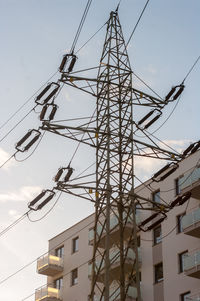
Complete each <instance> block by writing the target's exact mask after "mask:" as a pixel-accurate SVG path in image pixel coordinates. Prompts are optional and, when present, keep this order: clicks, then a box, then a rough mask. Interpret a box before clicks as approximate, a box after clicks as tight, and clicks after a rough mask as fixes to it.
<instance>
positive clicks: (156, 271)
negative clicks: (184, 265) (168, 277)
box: [154, 262, 163, 283]
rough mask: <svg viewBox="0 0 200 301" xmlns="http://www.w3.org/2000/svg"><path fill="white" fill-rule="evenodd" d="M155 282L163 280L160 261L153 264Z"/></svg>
mask: <svg viewBox="0 0 200 301" xmlns="http://www.w3.org/2000/svg"><path fill="white" fill-rule="evenodd" d="M154 277H155V283H158V282H160V281H162V280H163V263H162V262H160V263H158V264H156V265H155V266H154Z"/></svg>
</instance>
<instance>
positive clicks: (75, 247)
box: [72, 236, 79, 254]
mask: <svg viewBox="0 0 200 301" xmlns="http://www.w3.org/2000/svg"><path fill="white" fill-rule="evenodd" d="M78 250H79V236H76V237H74V238H73V239H72V254H74V253H76V252H78Z"/></svg>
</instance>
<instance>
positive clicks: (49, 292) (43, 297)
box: [35, 285, 63, 301]
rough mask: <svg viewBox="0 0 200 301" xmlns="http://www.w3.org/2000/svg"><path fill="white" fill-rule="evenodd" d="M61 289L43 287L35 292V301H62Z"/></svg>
mask: <svg viewBox="0 0 200 301" xmlns="http://www.w3.org/2000/svg"><path fill="white" fill-rule="evenodd" d="M62 300H63V297H62V288H61V289H58V288H54V287H52V286H48V285H47V286H45V287H42V288H40V289H38V290H36V291H35V301H62Z"/></svg>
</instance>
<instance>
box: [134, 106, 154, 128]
mask: <svg viewBox="0 0 200 301" xmlns="http://www.w3.org/2000/svg"><path fill="white" fill-rule="evenodd" d="M153 113H154V110H153V111H150V112H149V113H148V114H147V115H145V116H144V117H143V118H142V119H140V121H139V122H138V125H140V124H142V123H143V122H144V121H145V120H147V119H148V118H149V117H150V116H151V115H152V114H153Z"/></svg>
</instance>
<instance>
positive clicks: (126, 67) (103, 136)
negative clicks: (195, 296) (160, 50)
mask: <svg viewBox="0 0 200 301" xmlns="http://www.w3.org/2000/svg"><path fill="white" fill-rule="evenodd" d="M132 73H133V72H132V70H131V67H130V62H129V58H128V54H127V49H126V44H125V41H124V37H123V34H122V29H121V25H120V22H119V17H118V12H117V11H115V12H111V14H110V18H109V20H108V22H107V33H106V38H105V42H104V46H103V52H102V56H101V60H100V66H99V71H98V76H97V78H86V77H80V76H76V74H75V73H71V74H69V72H63V74H62V78H61V82H63V83H65V84H66V85H69V86H72V87H74V88H77V89H79V90H81V91H84V92H86V93H89V94H90V95H93V96H95V97H96V99H97V102H96V116H95V119H93V118H91V120H90V121H89V122H88V123H85V124H83V125H80V126H76V127H74V126H69V125H60V124H56V123H55V122H54V123H50V122H47V121H45V122H43V126H42V127H41V129H43V130H47V131H50V132H53V133H55V134H59V135H62V136H64V137H67V138H70V139H72V140H75V141H79V142H82V143H85V144H87V145H90V146H92V147H94V148H95V149H96V172H95V173H94V174H93V175H91V174H90V175H89V176H88V178H87V179H89V177H90V178H91V180H87V181H86V182H82V183H80V181H79V179H76V180H75V181H73V179H72V180H71V181H69V176H67V180H66V178H65V179H64V180H61V179H60V175H61V174H62V172H63V171H64V169H67V170H68V172H69V170H70V176H71V174H72V168H71V167H70V166H68V167H67V168H63V169H61V170H60V171H59V172H60V173H59V174H58V176H57V177H56V178H57V180H56V181H57V187H56V189H58V190H61V191H64V192H66V193H70V194H71V195H75V196H77V197H81V198H85V199H87V200H90V201H93V202H94V203H95V221H94V232H93V237H92V239H91V244H92V245H93V256H92V261H91V265H90V271H91V273H90V276H91V293H90V301H95V300H100V301H108V300H118V301H125V300H129V299H128V297H130V291H131V290H132V288H134V289H135V290H136V294H135V297H134V298H135V299H136V297H137V300H138V301H141V293H140V259H139V257H140V256H139V249H138V243H137V231H138V228H137V220H136V206H137V205H138V204H139V205H140V206H141V209H145V204H147V203H148V202H149V200H146V199H144V198H140V197H139V196H138V195H136V194H135V192H134V156H135V155H137V156H146V157H150V158H158V159H165V160H168V161H172V164H174V163H173V162H176V161H177V160H178V159H179V158H178V156H177V154H176V153H173V152H171V151H168V150H165V149H161V148H160V147H159V146H158V145H157V144H156V143H153V145H152V144H149V143H147V142H142V141H138V140H136V139H134V131H133V126H134V125H135V123H134V121H133V105H134V104H137V105H141V106H146V107H152V108H156V109H154V110H152V111H151V112H150V113H148V114H147V115H146V116H145V117H144V118H142V119H141V120H140V122H139V123H140V124H142V123H143V122H146V121H147V120H148V118H149V117H151V116H152V115H153V113H155V112H156V114H157V113H158V114H157V115H156V116H155V117H153V119H152V120H151V121H148V123H147V125H146V128H147V127H148V126H150V125H151V124H152V123H153V122H154V121H156V120H157V119H158V117H159V116H160V115H161V110H162V109H163V108H164V106H165V105H166V104H167V103H168V102H169V101H170V100H169V97H168V98H166V99H165V100H162V99H158V98H155V97H153V96H151V95H148V94H146V93H144V92H142V91H139V90H136V89H134V88H133V86H132ZM83 82H84V83H85V85H81V84H82V83H83ZM80 83H81V84H80ZM94 84H95V86H94ZM170 96H171V95H170ZM83 134H84V136H83ZM147 139H148V137H147ZM151 142H152V140H151ZM144 149H145V151H144ZM173 168H174V167H173ZM168 174H169V172H168ZM68 175H69V174H68ZM95 177H96V179H95ZM81 178H82V179H83V178H84V177H81ZM76 189H78V191H80V189H83V191H84V192H85V191H87V192H88V194H87V195H85V194H82V195H81V194H80V193H79V192H78V193H75V192H74V191H75V190H76ZM94 191H95V197H94V196H93V195H91V194H89V193H91V192H94ZM140 200H142V204H141V202H140ZM158 209H159V208H157V210H158ZM148 210H149V209H148ZM163 212H164V210H163V208H162V210H161V214H164V213H163ZM131 296H132V295H131ZM132 298H133V297H132ZM133 300H134V299H133Z"/></svg>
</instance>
